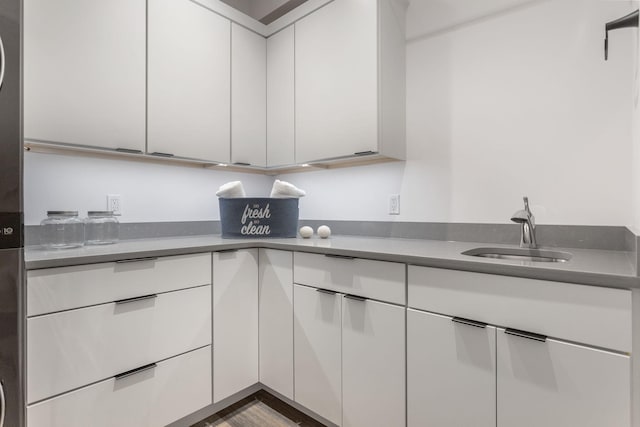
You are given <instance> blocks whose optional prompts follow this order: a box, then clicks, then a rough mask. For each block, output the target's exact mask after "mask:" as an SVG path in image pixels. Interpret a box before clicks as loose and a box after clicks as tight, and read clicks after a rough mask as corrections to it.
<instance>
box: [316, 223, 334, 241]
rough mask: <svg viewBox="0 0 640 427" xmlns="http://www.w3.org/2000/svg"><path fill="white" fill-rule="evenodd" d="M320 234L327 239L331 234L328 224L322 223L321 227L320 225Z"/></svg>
mask: <svg viewBox="0 0 640 427" xmlns="http://www.w3.org/2000/svg"><path fill="white" fill-rule="evenodd" d="M318 236H320V237H321V238H323V239H326V238H327V237H329V236H331V229H330V228H329V227H328V226H326V225H321V226H320V227H318Z"/></svg>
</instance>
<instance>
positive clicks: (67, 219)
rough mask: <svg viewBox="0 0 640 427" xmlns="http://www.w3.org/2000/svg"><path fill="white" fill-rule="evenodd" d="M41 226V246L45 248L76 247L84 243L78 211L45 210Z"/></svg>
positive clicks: (82, 226) (82, 228)
mask: <svg viewBox="0 0 640 427" xmlns="http://www.w3.org/2000/svg"><path fill="white" fill-rule="evenodd" d="M40 225H41V226H42V242H41V243H42V246H44V247H45V248H47V249H68V248H77V247H79V246H82V245H83V244H84V222H83V221H82V220H81V219H80V218H78V211H47V218H45V219H43V220H42V222H41V223H40Z"/></svg>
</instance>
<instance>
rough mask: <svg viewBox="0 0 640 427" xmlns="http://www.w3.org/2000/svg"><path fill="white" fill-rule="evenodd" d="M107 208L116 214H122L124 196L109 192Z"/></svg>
mask: <svg viewBox="0 0 640 427" xmlns="http://www.w3.org/2000/svg"><path fill="white" fill-rule="evenodd" d="M107 210H108V211H112V212H113V214H114V215H117V216H120V215H122V196H121V195H119V194H107Z"/></svg>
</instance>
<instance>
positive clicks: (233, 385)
mask: <svg viewBox="0 0 640 427" xmlns="http://www.w3.org/2000/svg"><path fill="white" fill-rule="evenodd" d="M257 382H258V249H243V250H237V251H230V252H214V253H213V402H214V403H217V402H219V401H221V400H222V399H224V398H226V397H229V396H231V395H233V394H234V393H237V392H239V391H241V390H244V389H245V388H247V387H249V386H251V385H253V384H255V383H257Z"/></svg>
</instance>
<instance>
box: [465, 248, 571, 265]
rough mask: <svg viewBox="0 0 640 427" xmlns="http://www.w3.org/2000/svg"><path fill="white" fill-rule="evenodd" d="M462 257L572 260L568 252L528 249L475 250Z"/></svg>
mask: <svg viewBox="0 0 640 427" xmlns="http://www.w3.org/2000/svg"><path fill="white" fill-rule="evenodd" d="M462 255H469V256H477V257H482V258H494V259H506V260H513V261H534V262H567V261H569V260H570V259H571V254H570V253H568V252H560V251H550V250H546V249H528V248H474V249H470V250H468V251H465V252H462Z"/></svg>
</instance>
